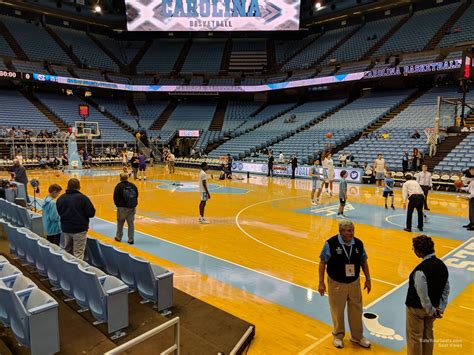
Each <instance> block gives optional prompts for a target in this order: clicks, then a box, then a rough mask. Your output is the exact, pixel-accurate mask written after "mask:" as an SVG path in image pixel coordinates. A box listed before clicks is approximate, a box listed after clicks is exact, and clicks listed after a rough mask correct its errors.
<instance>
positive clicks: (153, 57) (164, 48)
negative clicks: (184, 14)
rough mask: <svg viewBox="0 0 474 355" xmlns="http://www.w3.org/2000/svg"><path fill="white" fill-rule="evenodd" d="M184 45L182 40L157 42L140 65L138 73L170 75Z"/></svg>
mask: <svg viewBox="0 0 474 355" xmlns="http://www.w3.org/2000/svg"><path fill="white" fill-rule="evenodd" d="M184 43H185V42H184V41H182V40H155V41H154V42H153V44H152V45H151V46H150V48H148V50H147V51H146V53H145V55H144V56H143V58H142V60H141V61H140V63H138V65H137V72H139V73H170V72H171V71H172V70H173V67H174V65H175V63H176V61H177V60H178V57H179V54H180V53H181V49H182V48H183V45H184Z"/></svg>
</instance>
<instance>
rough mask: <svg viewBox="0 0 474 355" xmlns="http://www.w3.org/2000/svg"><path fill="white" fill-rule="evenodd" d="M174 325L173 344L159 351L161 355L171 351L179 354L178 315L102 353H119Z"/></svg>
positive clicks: (109, 354) (107, 354) (113, 354)
mask: <svg viewBox="0 0 474 355" xmlns="http://www.w3.org/2000/svg"><path fill="white" fill-rule="evenodd" d="M172 326H174V344H173V345H172V346H170V347H169V348H168V349H166V350H164V351H163V352H161V355H167V354H171V353H172V352H175V354H176V355H179V345H180V334H179V317H175V318H173V319H171V320H169V321H168V322H166V323H164V324H161V325H159V326H158V327H156V328H153V329H151V330H149V331H147V332H146V333H143V334H142V335H139V336H137V337H136V338H133V339H132V340H130V341H127V342H126V343H125V344H122V345H120V346H117V347H116V348H114V349H112V350H109V351H107V352H106V353H104V355H115V354H121V353H123V352H124V351H126V350H128V349H130V348H131V347H133V346H135V345H138V344H140V343H142V342H143V341H145V340H147V339H149V338H151V337H152V336H154V335H156V334H159V333H161V332H162V331H164V330H166V329H168V328H169V327H172Z"/></svg>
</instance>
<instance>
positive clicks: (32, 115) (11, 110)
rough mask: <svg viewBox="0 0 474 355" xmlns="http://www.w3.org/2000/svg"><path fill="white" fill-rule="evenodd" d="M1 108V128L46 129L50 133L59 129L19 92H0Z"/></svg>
mask: <svg viewBox="0 0 474 355" xmlns="http://www.w3.org/2000/svg"><path fill="white" fill-rule="evenodd" d="M0 107H2V110H1V112H0V126H4V127H16V128H18V127H22V128H28V129H31V130H33V131H38V132H39V131H40V130H44V129H45V130H48V131H55V130H57V129H58V127H56V126H55V125H54V123H52V122H51V121H50V120H49V119H47V118H46V117H45V116H44V115H43V114H42V113H41V112H40V111H38V109H37V108H36V107H35V106H34V105H33V104H32V103H31V102H30V101H28V100H27V99H26V98H25V97H24V96H23V95H21V94H20V93H19V92H18V91H13V90H0ZM19 108H21V109H19ZM76 111H77V110H76Z"/></svg>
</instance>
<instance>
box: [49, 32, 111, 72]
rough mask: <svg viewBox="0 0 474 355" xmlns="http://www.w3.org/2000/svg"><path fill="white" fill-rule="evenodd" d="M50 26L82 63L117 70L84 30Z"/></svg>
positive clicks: (97, 67) (92, 66)
mask: <svg viewBox="0 0 474 355" xmlns="http://www.w3.org/2000/svg"><path fill="white" fill-rule="evenodd" d="M50 27H51V29H52V30H53V31H55V32H56V33H57V34H58V36H59V37H60V38H61V39H62V40H63V41H64V43H65V44H66V45H67V46H69V47H70V48H71V49H72V52H73V53H74V54H75V55H76V57H77V58H78V59H79V60H80V61H81V62H82V63H83V64H86V65H87V66H89V67H91V68H96V69H106V70H110V71H114V72H116V71H118V70H119V68H118V66H117V64H116V63H115V62H114V61H113V60H112V59H111V58H110V57H109V56H107V55H106V54H105V53H104V52H103V51H102V50H101V49H100V48H99V47H98V46H97V45H96V44H95V42H94V41H93V40H92V39H91V38H90V37H88V36H87V34H85V33H84V32H81V31H77V30H73V29H70V28H64V27H58V26H50Z"/></svg>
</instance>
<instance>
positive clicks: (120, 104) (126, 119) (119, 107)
mask: <svg viewBox="0 0 474 355" xmlns="http://www.w3.org/2000/svg"><path fill="white" fill-rule="evenodd" d="M94 101H95V102H96V103H97V104H98V105H100V106H103V107H104V108H105V110H106V111H108V112H110V113H111V114H112V115H114V116H115V117H117V118H118V119H119V120H121V121H122V122H123V123H125V124H127V125H128V126H130V127H132V128H133V129H138V122H137V119H138V117H137V116H133V115H132V114H130V110H129V108H128V106H127V102H126V101H125V100H123V99H104V98H97V97H96V98H94Z"/></svg>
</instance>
